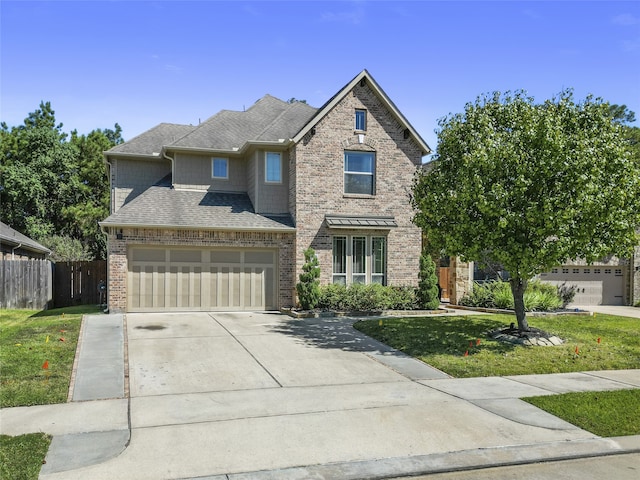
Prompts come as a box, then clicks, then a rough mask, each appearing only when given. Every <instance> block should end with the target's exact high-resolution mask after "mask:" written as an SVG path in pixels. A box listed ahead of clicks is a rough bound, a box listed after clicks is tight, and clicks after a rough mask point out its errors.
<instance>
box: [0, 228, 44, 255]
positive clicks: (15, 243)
mask: <svg viewBox="0 0 640 480" xmlns="http://www.w3.org/2000/svg"><path fill="white" fill-rule="evenodd" d="M0 254H1V255H2V256H1V258H2V260H31V259H38V260H40V259H44V258H47V256H48V255H50V254H51V250H49V249H48V248H46V247H44V246H42V245H40V244H39V243H38V242H36V241H35V240H32V239H30V238H29V237H27V236H26V235H23V234H22V233H20V232H18V231H16V230H14V229H13V228H11V227H10V226H9V225H7V224H5V223H2V222H0Z"/></svg>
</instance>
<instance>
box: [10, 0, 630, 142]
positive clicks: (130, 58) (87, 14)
mask: <svg viewBox="0 0 640 480" xmlns="http://www.w3.org/2000/svg"><path fill="white" fill-rule="evenodd" d="M0 9H1V10H0V15H1V17H0V22H1V25H0V26H1V33H0V41H1V51H0V54H1V58H0V62H1V63H0V67H1V70H0V81H1V83H0V118H1V120H2V121H4V122H6V123H7V124H8V125H10V126H12V125H19V124H21V123H22V121H23V120H24V118H25V117H26V115H27V114H28V113H29V112H31V111H33V110H35V109H36V108H37V107H38V105H39V103H40V101H41V100H44V101H50V102H51V103H52V106H53V108H54V110H55V112H56V118H57V120H58V122H62V123H63V124H64V127H63V129H64V130H65V131H71V130H73V129H77V130H78V131H79V132H80V133H88V132H89V131H91V130H92V129H94V128H112V127H113V125H114V123H116V122H118V123H119V124H120V125H121V126H122V129H123V136H124V138H125V139H130V138H132V137H134V136H135V135H138V134H140V133H142V132H143V131H145V130H148V129H149V128H151V127H153V126H155V125H157V124H158V123H161V122H171V123H183V124H194V125H195V124H197V123H198V122H199V121H200V120H205V119H206V118H208V117H209V116H211V115H213V114H215V113H216V112H218V111H219V110H222V109H229V110H242V109H243V108H248V107H249V106H251V105H252V104H253V103H254V102H255V101H256V100H258V99H259V98H260V97H262V96H263V95H264V94H266V93H269V94H271V95H274V96H276V97H279V98H282V99H284V100H286V99H289V98H291V97H296V98H298V99H305V100H307V102H308V103H309V104H311V105H313V106H316V107H319V106H321V105H322V104H323V103H324V102H325V101H326V100H328V99H329V98H330V97H331V96H332V95H333V94H334V93H336V92H337V91H338V90H339V89H340V88H341V87H343V86H344V85H345V84H346V83H347V82H348V81H349V80H351V79H352V78H353V77H354V76H355V75H357V74H358V73H359V72H360V71H361V70H362V69H364V68H366V69H367V70H368V71H369V72H370V73H371V74H372V75H373V77H374V78H375V79H376V80H377V81H378V83H379V84H380V86H381V87H382V88H383V89H384V90H385V91H386V92H387V94H388V95H389V97H390V98H391V99H392V100H393V101H394V103H395V104H396V105H397V106H398V108H399V109H400V110H401V111H402V112H403V113H404V115H405V116H406V117H407V119H408V120H409V121H410V122H411V123H412V124H413V126H414V127H415V128H416V129H417V130H418V131H419V132H420V133H421V135H422V136H423V138H424V139H425V140H426V141H427V143H428V144H429V145H430V146H431V147H432V149H435V148H436V146H437V137H436V134H435V133H434V129H436V128H437V120H438V118H440V117H443V116H445V115H447V114H449V113H456V112H460V111H462V110H463V108H464V105H465V103H466V102H469V101H473V100H475V98H476V97H477V96H478V95H479V94H482V93H485V92H492V91H496V90H499V91H505V90H515V89H524V90H526V91H527V92H528V93H529V94H530V95H532V96H534V97H535V98H536V100H539V101H542V100H544V99H546V98H550V97H552V96H553V95H554V94H556V93H558V92H559V91H561V90H562V89H563V88H568V87H571V88H573V89H574V90H575V97H576V99H583V98H584V97H585V96H586V95H587V94H589V93H592V94H594V95H596V96H599V97H602V98H604V99H605V100H607V101H610V102H611V103H618V104H626V105H627V106H628V107H629V108H630V109H631V110H633V111H635V112H636V114H637V116H638V117H639V119H640V2H637V1H621V2H619V1H602V2H597V1H567V2H555V1H554V2H551V1H536V2H520V1H510V2H497V1H493V2H484V1H465V2H461V1H441V2H435V1H412V2H403V1H393V2H386V1H349V2H342V1H325V2H314V1H279V2H270V1H252V2H244V1H235V2H221V1H207V0H201V1H179V2H178V1H162V0H156V1H90V0H85V1H36V2H29V1H11V0H2V1H1V2H0ZM638 123H640V120H639V122H637V123H636V125H638Z"/></svg>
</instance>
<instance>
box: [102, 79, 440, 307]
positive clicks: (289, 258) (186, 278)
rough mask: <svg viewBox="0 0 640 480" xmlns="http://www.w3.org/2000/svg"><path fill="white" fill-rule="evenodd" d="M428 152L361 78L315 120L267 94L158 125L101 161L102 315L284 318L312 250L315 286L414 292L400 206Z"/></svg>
mask: <svg viewBox="0 0 640 480" xmlns="http://www.w3.org/2000/svg"><path fill="white" fill-rule="evenodd" d="M429 152H430V149H429V147H428V146H427V144H426V143H425V141H424V140H423V139H422V138H421V137H420V135H419V134H418V133H417V132H416V131H415V129H414V128H413V127H412V126H411V124H410V123H409V122H408V121H407V119H406V118H405V117H404V116H403V115H402V113H401V112H400V111H399V110H398V109H397V107H396V106H395V105H394V104H393V102H392V101H391V100H390V99H389V97H388V96H387V95H386V93H385V92H384V91H383V90H382V89H381V88H380V86H379V85H378V84H377V83H376V82H375V80H374V79H373V78H372V77H371V75H370V74H369V73H368V72H367V71H366V70H364V71H362V72H361V73H360V74H358V75H357V76H356V77H355V78H354V79H353V80H351V81H350V82H349V83H348V84H347V85H345V86H344V87H343V88H342V89H340V90H339V91H338V92H337V93H336V94H335V95H334V96H333V97H331V98H330V99H329V100H328V101H327V103H325V104H324V105H323V106H322V107H320V108H317V109H316V108H313V107H311V106H309V105H306V104H305V103H302V102H293V103H287V102H284V101H282V100H279V99H277V98H274V97H272V96H269V95H266V96H264V97H263V98H261V99H260V100H258V101H257V102H256V103H255V104H254V105H253V106H251V107H250V108H249V109H248V110H246V111H228V110H223V111H221V112H219V113H218V114H216V115H214V116H213V117H211V118H209V119H208V120H206V121H205V122H203V123H202V124H200V125H198V126H187V125H173V124H166V123H163V124H160V125H158V126H156V127H155V128H152V129H151V130H149V131H147V132H145V133H143V134H141V135H139V136H138V137H136V138H133V139H132V140H130V141H129V142H126V143H124V144H121V145H118V146H116V147H114V148H112V149H111V150H109V151H107V152H105V159H106V162H107V163H108V165H109V169H110V182H111V215H110V216H109V217H108V218H107V219H105V220H104V221H103V222H101V223H100V225H101V226H102V228H103V229H104V231H105V232H106V233H107V234H108V261H109V289H108V291H109V293H108V296H109V308H110V310H111V311H153V310H163V311H171V310H175V311H179V310H271V309H279V308H286V307H292V306H294V305H295V304H296V297H295V284H296V283H297V282H298V275H299V274H300V273H301V271H302V265H303V262H304V256H303V252H304V250H305V249H307V248H308V247H312V248H313V249H314V250H315V251H316V254H317V256H318V260H319V263H320V268H321V283H323V284H329V283H332V282H334V283H342V284H351V283H366V284H369V283H381V284H386V285H414V286H415V285H417V282H418V269H419V256H420V250H421V232H420V230H419V228H417V227H416V226H415V225H413V223H412V221H411V220H412V217H413V215H414V212H413V210H412V207H411V202H410V194H411V188H412V182H413V177H414V173H415V171H416V169H417V168H418V167H419V166H420V165H421V163H422V157H423V156H424V155H426V154H428V153H429Z"/></svg>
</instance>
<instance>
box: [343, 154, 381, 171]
mask: <svg viewBox="0 0 640 480" xmlns="http://www.w3.org/2000/svg"><path fill="white" fill-rule="evenodd" d="M373 155H374V154H373V152H345V154H344V171H345V172H362V173H370V174H372V173H373V163H374V162H373V158H374V156H373Z"/></svg>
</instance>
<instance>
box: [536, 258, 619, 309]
mask: <svg viewBox="0 0 640 480" xmlns="http://www.w3.org/2000/svg"><path fill="white" fill-rule="evenodd" d="M540 280H542V281H544V282H549V283H552V284H554V285H562V284H563V283H564V284H566V285H567V286H571V285H573V286H575V287H576V293H575V297H574V299H573V301H572V302H571V304H572V305H622V304H623V303H624V269H623V268H622V267H621V266H614V267H608V266H607V267H605V266H598V267H593V266H575V265H565V266H563V267H558V268H555V269H553V270H552V271H551V272H548V273H543V274H541V275H540Z"/></svg>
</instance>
